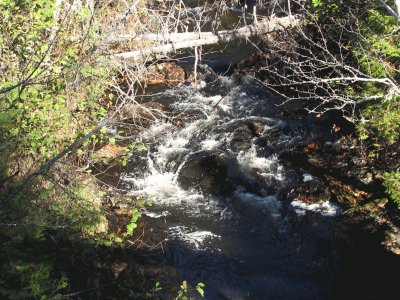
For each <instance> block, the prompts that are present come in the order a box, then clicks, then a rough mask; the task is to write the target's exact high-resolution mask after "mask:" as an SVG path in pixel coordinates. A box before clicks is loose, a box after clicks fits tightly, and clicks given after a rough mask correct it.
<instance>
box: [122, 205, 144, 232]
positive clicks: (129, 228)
mask: <svg viewBox="0 0 400 300" xmlns="http://www.w3.org/2000/svg"><path fill="white" fill-rule="evenodd" d="M140 216H141V213H140V211H139V209H138V208H137V207H134V208H133V210H132V217H131V220H130V222H129V224H128V225H127V226H126V235H127V236H131V235H132V234H133V231H134V230H135V229H136V228H137V220H138V219H139V218H140Z"/></svg>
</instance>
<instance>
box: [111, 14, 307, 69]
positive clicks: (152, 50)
mask: <svg viewBox="0 0 400 300" xmlns="http://www.w3.org/2000/svg"><path fill="white" fill-rule="evenodd" d="M300 23H301V19H300V18H298V17H295V16H288V17H281V18H278V17H272V18H270V19H268V20H265V21H261V22H257V23H254V24H252V25H247V26H244V27H241V28H238V29H232V30H222V31H219V32H216V33H213V32H183V33H170V34H167V35H161V34H154V33H149V34H143V35H140V36H136V37H132V36H128V35H127V36H120V37H119V38H115V39H114V40H115V41H119V42H122V41H127V40H131V41H136V42H138V43H139V42H146V43H147V44H148V43H149V42H151V43H153V45H152V46H149V47H146V48H143V49H139V50H134V51H129V52H124V53H119V54H114V55H113V57H114V58H116V59H122V60H123V59H131V60H133V61H138V62H139V61H146V60H151V59H153V58H155V57H156V56H157V55H159V54H164V55H166V54H167V53H171V52H175V51H176V50H178V49H184V48H191V47H199V46H204V45H212V44H217V43H224V42H229V41H232V40H235V39H243V38H249V37H252V36H255V35H259V34H265V33H269V32H273V31H277V30H280V29H286V28H289V27H295V26H298V25H300Z"/></svg>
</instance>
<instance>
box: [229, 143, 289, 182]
mask: <svg viewBox="0 0 400 300" xmlns="http://www.w3.org/2000/svg"><path fill="white" fill-rule="evenodd" d="M237 160H238V162H239V165H240V167H241V168H242V170H243V171H244V172H246V173H248V174H251V173H252V171H253V170H254V169H256V170H259V171H260V175H261V176H263V177H273V178H275V179H277V180H279V181H282V180H284V179H285V178H284V175H283V166H281V165H280V164H279V160H278V158H277V157H276V156H275V155H272V156H270V157H259V156H257V150H256V148H255V146H254V145H252V147H251V148H250V149H249V150H246V151H240V153H239V154H238V157H237Z"/></svg>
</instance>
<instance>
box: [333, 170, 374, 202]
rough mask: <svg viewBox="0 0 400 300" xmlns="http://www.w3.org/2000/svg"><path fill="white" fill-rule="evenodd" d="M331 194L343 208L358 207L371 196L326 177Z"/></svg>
mask: <svg viewBox="0 0 400 300" xmlns="http://www.w3.org/2000/svg"><path fill="white" fill-rule="evenodd" d="M326 178H327V180H328V181H329V186H330V190H331V192H332V194H334V195H335V196H336V201H337V202H339V203H340V204H341V205H342V206H344V207H352V206H355V205H358V204H359V203H361V202H362V201H364V200H366V199H368V198H369V197H370V196H371V195H370V194H369V193H367V192H365V191H362V190H359V189H357V188H355V187H354V186H352V185H350V184H345V183H343V182H341V181H340V180H338V179H335V178H333V177H331V176H326Z"/></svg>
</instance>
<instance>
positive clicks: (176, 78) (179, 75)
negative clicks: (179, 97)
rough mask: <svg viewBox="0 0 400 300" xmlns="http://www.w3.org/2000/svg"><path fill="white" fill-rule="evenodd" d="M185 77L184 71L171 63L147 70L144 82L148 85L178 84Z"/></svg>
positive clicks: (153, 66) (150, 67) (156, 65)
mask: <svg viewBox="0 0 400 300" xmlns="http://www.w3.org/2000/svg"><path fill="white" fill-rule="evenodd" d="M185 77H186V72H185V69H184V68H182V67H181V66H179V65H177V64H176V63H173V62H167V63H161V64H155V65H152V66H149V67H148V68H147V74H146V76H145V82H146V83H148V84H164V83H168V84H179V83H180V82H183V81H184V80H185Z"/></svg>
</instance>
